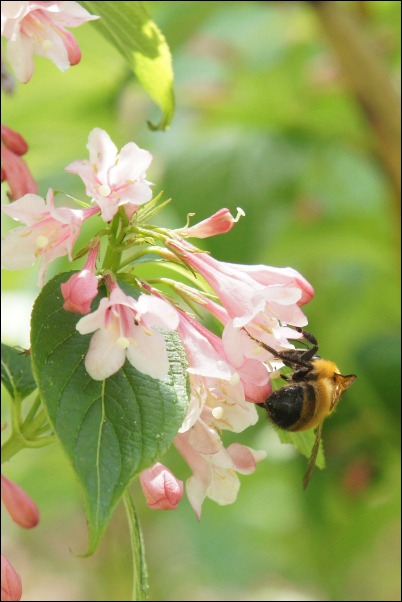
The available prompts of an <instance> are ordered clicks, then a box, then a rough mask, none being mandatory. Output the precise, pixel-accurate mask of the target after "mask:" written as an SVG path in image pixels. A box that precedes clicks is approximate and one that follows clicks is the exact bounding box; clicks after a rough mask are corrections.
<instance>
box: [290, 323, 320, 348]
mask: <svg viewBox="0 0 402 602" xmlns="http://www.w3.org/2000/svg"><path fill="white" fill-rule="evenodd" d="M293 328H294V329H295V330H297V332H300V333H301V334H302V335H303V339H306V341H309V343H311V344H312V345H314V347H317V350H318V341H317V339H316V338H315V336H314V335H313V334H311V332H307V331H306V330H303V328H300V326H293Z"/></svg>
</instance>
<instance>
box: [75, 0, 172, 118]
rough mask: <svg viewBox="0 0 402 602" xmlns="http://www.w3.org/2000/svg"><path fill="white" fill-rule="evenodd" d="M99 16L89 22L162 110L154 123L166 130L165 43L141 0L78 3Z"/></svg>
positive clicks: (168, 75) (168, 62)
mask: <svg viewBox="0 0 402 602" xmlns="http://www.w3.org/2000/svg"><path fill="white" fill-rule="evenodd" d="M79 4H81V5H82V6H83V7H84V8H86V9H87V10H88V11H89V12H90V13H92V14H94V15H98V16H99V17H101V18H100V19H99V20H97V21H94V22H93V23H92V25H93V26H94V27H95V28H97V29H98V30H99V32H100V33H101V34H102V35H104V36H105V38H107V39H108V40H109V41H110V42H111V43H112V44H113V45H114V46H115V47H116V48H117V49H118V50H119V52H121V54H122V55H123V56H124V57H125V58H126V59H127V61H128V63H129V65H130V66H131V68H132V70H133V71H134V73H135V75H136V76H137V78H138V79H139V81H140V82H141V84H142V85H143V86H144V88H145V90H146V91H147V92H148V94H149V95H150V96H151V98H152V99H153V100H154V101H155V102H156V104H157V105H158V106H159V107H160V109H161V110H162V112H163V117H162V119H161V121H160V123H159V124H158V125H152V124H150V123H149V122H148V124H149V126H150V127H151V129H160V130H164V129H166V128H167V127H168V126H169V124H170V122H171V120H172V117H173V112H174V95H173V68H172V57H171V54H170V50H169V46H168V44H167V42H166V40H165V38H164V36H163V34H162V33H161V31H160V30H159V29H158V27H157V25H156V24H155V23H154V22H153V21H152V19H151V18H150V16H149V15H148V13H147V11H146V10H145V8H144V6H143V4H142V2H107V1H102V2H79Z"/></svg>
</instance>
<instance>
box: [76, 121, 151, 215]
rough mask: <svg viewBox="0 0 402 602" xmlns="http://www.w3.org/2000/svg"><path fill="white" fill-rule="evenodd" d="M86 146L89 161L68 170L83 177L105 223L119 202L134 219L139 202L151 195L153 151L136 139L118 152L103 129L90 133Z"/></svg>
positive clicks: (96, 129)
mask: <svg viewBox="0 0 402 602" xmlns="http://www.w3.org/2000/svg"><path fill="white" fill-rule="evenodd" d="M87 149H88V150H89V160H87V159H85V160H83V161H74V162H73V163H70V165H68V166H67V167H66V171H69V172H71V173H75V174H77V175H78V176H80V178H81V179H82V181H83V182H84V184H85V188H86V193H87V195H88V196H90V197H92V202H94V203H97V205H99V207H100V208H101V211H102V218H103V219H104V220H105V222H109V221H110V220H111V219H112V218H113V216H114V215H115V214H116V213H117V210H118V208H119V206H120V205H125V208H126V212H127V214H128V216H129V218H131V217H132V215H133V214H134V213H135V211H136V210H137V208H138V207H139V205H142V204H143V203H146V202H148V201H150V200H151V198H152V191H151V188H150V185H151V184H150V182H148V181H147V180H146V179H145V175H146V174H145V172H146V170H147V169H148V167H149V166H150V164H151V161H152V155H151V153H149V152H148V151H146V150H143V149H141V148H139V147H138V146H137V145H136V144H135V143H134V142H129V143H128V144H126V145H125V146H123V148H122V149H121V151H120V153H118V152H117V147H116V146H115V144H114V143H113V142H112V140H111V138H110V136H109V135H108V134H107V133H106V132H105V131H104V130H101V129H100V128H95V129H94V130H92V132H91V133H90V134H89V138H88V144H87Z"/></svg>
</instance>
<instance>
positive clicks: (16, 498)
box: [1, 475, 39, 600]
mask: <svg viewBox="0 0 402 602" xmlns="http://www.w3.org/2000/svg"><path fill="white" fill-rule="evenodd" d="M1 499H2V500H3V503H4V505H5V507H6V508H7V511H8V513H9V515H10V516H11V518H12V519H13V521H14V522H15V523H17V525H19V526H20V527H23V528H24V529H32V527H35V526H36V525H37V524H38V522H39V510H38V507H37V506H36V504H35V502H34V501H33V500H32V499H31V498H30V497H29V495H28V494H27V493H25V491H24V490H23V489H21V487H19V486H18V485H17V484H16V483H13V482H12V481H10V480H9V479H7V478H6V477H5V476H4V475H1ZM11 599H14V598H10V600H11ZM18 599H19V598H18Z"/></svg>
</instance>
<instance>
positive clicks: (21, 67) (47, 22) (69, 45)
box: [1, 2, 98, 83]
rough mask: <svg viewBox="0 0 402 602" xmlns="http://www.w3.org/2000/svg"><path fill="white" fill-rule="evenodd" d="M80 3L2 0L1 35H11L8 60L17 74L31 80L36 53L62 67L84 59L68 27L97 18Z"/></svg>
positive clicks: (20, 77)
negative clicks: (8, 0) (3, 0)
mask: <svg viewBox="0 0 402 602" xmlns="http://www.w3.org/2000/svg"><path fill="white" fill-rule="evenodd" d="M97 18H98V17H97V16H95V15H90V14H89V13H88V12H87V11H86V10H85V9H84V8H82V7H81V6H80V5H79V4H78V3H77V2H2V3H1V35H2V36H4V37H5V38H7V40H8V42H7V59H8V61H9V62H10V64H11V66H12V68H13V69H14V72H15V75H16V77H17V78H18V79H19V80H20V81H21V82H23V83H27V82H28V81H29V80H30V79H31V77H32V74H33V71H34V62H33V56H34V54H38V55H39V56H44V57H46V58H48V59H50V60H51V61H53V63H54V64H55V65H56V66H57V67H58V68H59V69H60V70H61V71H66V69H68V67H69V66H70V65H76V64H77V63H79V62H80V60H81V51H80V48H79V46H78V44H77V42H76V40H75V38H74V36H73V35H72V34H71V33H70V32H69V31H67V29H65V27H78V25H81V24H82V23H85V22H86V21H91V20H92V19H97Z"/></svg>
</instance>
